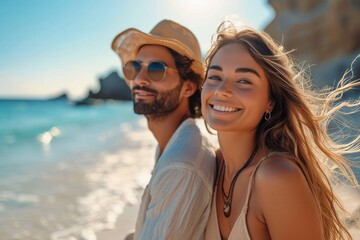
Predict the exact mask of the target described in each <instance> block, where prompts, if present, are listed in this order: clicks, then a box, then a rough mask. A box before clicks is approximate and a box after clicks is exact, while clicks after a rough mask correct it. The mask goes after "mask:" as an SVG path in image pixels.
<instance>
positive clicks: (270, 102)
mask: <svg viewBox="0 0 360 240" xmlns="http://www.w3.org/2000/svg"><path fill="white" fill-rule="evenodd" d="M274 107H275V101H274V100H270V101H269V105H268V107H267V109H266V112H270V113H271V112H272V111H273V109H274Z"/></svg>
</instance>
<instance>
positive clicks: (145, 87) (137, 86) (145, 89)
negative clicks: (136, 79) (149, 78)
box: [132, 85, 158, 94]
mask: <svg viewBox="0 0 360 240" xmlns="http://www.w3.org/2000/svg"><path fill="white" fill-rule="evenodd" d="M134 90H142V91H146V92H150V93H154V94H157V93H158V92H157V91H156V90H155V89H152V88H149V87H147V86H139V85H136V86H134V87H133V88H132V91H134Z"/></svg>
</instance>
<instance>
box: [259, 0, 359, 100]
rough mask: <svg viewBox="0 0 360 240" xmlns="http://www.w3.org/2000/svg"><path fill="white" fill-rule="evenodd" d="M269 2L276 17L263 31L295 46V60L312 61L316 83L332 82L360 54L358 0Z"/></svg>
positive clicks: (337, 78)
mask: <svg viewBox="0 0 360 240" xmlns="http://www.w3.org/2000/svg"><path fill="white" fill-rule="evenodd" d="M269 3H270V4H271V5H272V6H273V8H274V10H275V12H276V17H275V19H274V20H273V21H272V22H271V23H270V24H269V25H268V26H267V27H266V28H265V31H266V32H267V33H269V34H270V35H271V36H272V37H273V38H275V39H276V40H277V41H278V42H280V43H282V44H283V45H284V46H285V48H286V49H287V50H291V49H295V50H296V51H295V52H294V55H295V57H296V58H297V59H298V60H300V61H304V60H305V61H306V63H307V64H310V65H314V66H313V67H312V68H311V73H312V77H313V79H314V80H315V83H316V84H317V85H319V86H320V87H321V86H324V85H330V86H333V84H334V82H335V81H337V80H339V79H340V78H341V77H342V75H343V74H344V72H345V70H346V69H348V68H349V67H350V65H351V63H352V61H354V59H355V58H356V56H357V55H359V54H360V1H359V0H331V1H329V0H302V1H298V0H269ZM357 61H360V59H358V60H357ZM354 67H355V68H356V67H357V68H358V67H359V64H354ZM353 70H354V71H355V72H357V73H358V75H357V76H355V77H356V78H360V75H359V70H358V69H354V68H353ZM358 94H359V92H358Z"/></svg>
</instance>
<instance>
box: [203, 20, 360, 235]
mask: <svg viewBox="0 0 360 240" xmlns="http://www.w3.org/2000/svg"><path fill="white" fill-rule="evenodd" d="M230 43H239V44H242V45H243V46H245V47H246V48H247V50H248V52H249V53H250V54H251V56H252V57H253V58H254V60H255V61H256V62H257V63H258V64H259V65H260V66H261V67H262V68H263V69H264V71H265V74H266V76H267V79H268V80H269V86H270V87H269V93H270V96H271V98H272V100H274V102H275V106H274V108H273V111H272V113H271V115H272V116H271V119H270V120H269V121H265V120H264V119H263V120H262V121H261V122H260V124H259V126H258V130H257V143H258V144H259V146H266V147H267V148H269V149H270V150H271V151H279V152H286V153H289V154H290V155H292V156H293V157H294V159H296V162H297V163H298V164H299V166H300V168H301V169H302V171H303V173H304V175H305V177H306V179H307V181H308V184H309V186H310V188H311V191H312V193H313V196H314V198H315V200H316V203H317V206H318V209H319V212H320V214H321V220H322V226H323V231H324V234H325V239H329V240H331V239H351V235H350V234H349V232H348V231H347V229H346V227H345V224H344V221H343V218H342V217H341V215H339V211H337V210H338V209H340V210H342V211H340V212H345V210H344V207H343V206H342V204H341V201H340V200H339V199H338V198H337V197H336V195H335V193H334V191H333V187H332V185H333V184H334V183H335V182H336V179H338V180H341V181H344V179H345V180H347V181H348V182H350V183H351V184H353V185H354V186H356V187H358V183H357V179H356V177H355V175H354V173H353V171H352V169H351V167H350V166H351V162H350V161H349V160H348V159H346V158H345V157H344V155H347V154H352V153H359V152H360V147H359V145H360V135H359V131H356V132H355V134H354V137H353V138H352V140H346V139H348V136H345V135H344V134H342V135H341V134H340V135H339V134H337V135H336V136H337V139H334V138H332V137H330V134H329V133H328V128H329V125H330V124H332V123H334V121H333V120H334V119H335V115H336V116H337V114H341V113H342V110H343V109H344V108H350V109H353V111H354V112H356V111H358V110H359V107H360V100H359V99H357V100H342V101H339V100H340V98H341V97H342V96H343V94H344V93H345V92H347V91H348V90H350V89H352V88H355V87H359V86H360V81H359V80H350V78H349V77H348V75H349V73H350V72H347V73H346V74H345V75H344V77H343V78H342V79H341V80H340V81H339V83H338V85H337V86H336V87H334V88H327V89H322V90H316V89H315V87H313V86H312V85H310V81H309V80H308V77H307V75H306V74H305V73H306V72H305V71H304V68H299V67H296V66H295V64H294V62H293V60H292V59H291V57H290V55H289V52H285V51H284V49H283V47H282V46H281V45H279V44H277V43H276V42H275V41H274V40H273V39H272V38H271V37H270V36H269V35H268V34H266V33H264V32H260V31H257V30H254V29H251V28H243V29H237V28H236V27H235V26H234V25H233V24H231V23H229V22H224V23H222V24H221V25H220V27H219V28H218V31H217V34H216V38H215V41H213V45H212V47H211V49H210V50H209V51H208V53H207V56H206V59H205V64H206V65H207V66H209V64H210V62H211V60H212V58H213V57H214V55H215V54H216V52H217V51H218V50H219V49H220V48H221V47H223V46H225V45H227V44H230ZM340 136H341V137H340ZM345 137H346V139H345Z"/></svg>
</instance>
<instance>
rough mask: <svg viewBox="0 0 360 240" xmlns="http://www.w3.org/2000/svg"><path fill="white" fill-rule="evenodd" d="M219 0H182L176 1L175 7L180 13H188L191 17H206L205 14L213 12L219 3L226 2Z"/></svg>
mask: <svg viewBox="0 0 360 240" xmlns="http://www.w3.org/2000/svg"><path fill="white" fill-rule="evenodd" d="M224 2H225V1H221V2H220V1H219V0H182V1H176V2H175V1H174V3H173V7H174V9H176V11H177V12H178V13H182V14H186V15H187V16H188V17H190V18H195V19H200V18H202V19H203V18H204V14H212V13H213V12H214V11H215V10H216V6H217V5H221V4H225V3H224Z"/></svg>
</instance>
